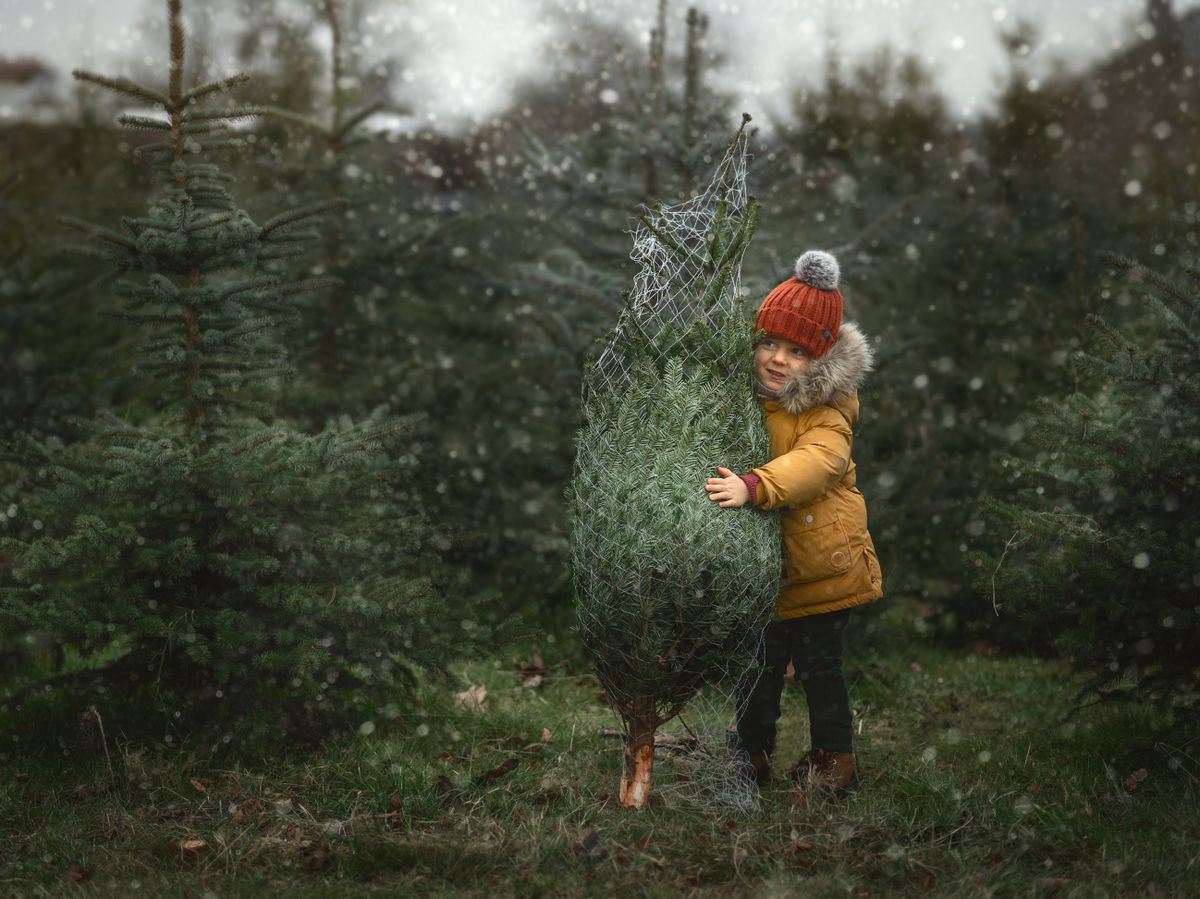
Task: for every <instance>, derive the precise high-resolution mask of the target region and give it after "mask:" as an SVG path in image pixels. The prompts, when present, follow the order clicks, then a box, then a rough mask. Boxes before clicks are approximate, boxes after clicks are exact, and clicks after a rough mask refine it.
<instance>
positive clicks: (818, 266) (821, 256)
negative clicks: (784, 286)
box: [796, 250, 842, 290]
mask: <svg viewBox="0 0 1200 899" xmlns="http://www.w3.org/2000/svg"><path fill="white" fill-rule="evenodd" d="M841 274H842V273H841V269H839V268H838V261H837V259H836V258H834V255H833V254H832V253H824V252H822V251H821V250H809V251H808V252H807V253H805V254H804V255H803V256H801V257H800V258H799V259H797V260H796V277H797V278H798V279H799V280H801V281H803V282H804V283H805V284H807V285H809V286H810V287H815V288H817V289H818V290H837V286H838V278H840V277H841Z"/></svg>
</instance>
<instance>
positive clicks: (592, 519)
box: [571, 116, 780, 808]
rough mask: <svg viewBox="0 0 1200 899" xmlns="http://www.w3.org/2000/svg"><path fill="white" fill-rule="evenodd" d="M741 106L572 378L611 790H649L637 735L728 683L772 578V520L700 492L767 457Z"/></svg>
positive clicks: (641, 241)
mask: <svg viewBox="0 0 1200 899" xmlns="http://www.w3.org/2000/svg"><path fill="white" fill-rule="evenodd" d="M748 121H749V117H748V116H747V117H745V120H744V121H743V124H742V128H741V129H740V130H739V131H738V134H737V136H736V138H735V139H734V141H733V143H732V145H731V146H730V148H729V150H728V152H727V153H726V155H725V157H724V158H723V159H722V160H721V162H720V164H719V165H718V166H717V170H716V173H715V175H714V176H713V178H712V181H711V182H710V184H709V186H708V188H707V189H706V190H705V191H704V192H703V193H702V194H700V195H699V196H697V197H694V198H693V199H691V200H689V201H688V202H686V203H683V204H681V205H679V206H675V207H670V208H662V207H660V208H658V209H656V210H654V211H653V212H651V213H650V214H648V215H647V216H646V217H644V218H643V219H642V222H641V227H639V228H638V229H637V230H636V231H635V232H634V248H633V257H634V260H635V262H637V263H638V265H639V267H640V271H639V273H638V275H637V276H636V278H635V280H634V285H633V290H632V291H631V292H630V295H629V297H628V301H627V303H626V306H625V308H624V310H623V312H622V314H621V316H620V319H619V321H618V323H617V326H616V328H615V329H614V330H613V332H612V334H611V335H610V336H609V339H608V341H607V343H606V345H605V346H604V348H603V350H602V352H601V353H600V354H599V356H598V357H597V358H596V359H595V360H594V362H593V363H592V364H591V365H590V366H589V368H588V371H587V373H586V375H585V379H584V391H583V425H582V427H581V429H580V433H579V439H578V452H577V457H576V465H575V478H574V482H573V486H572V490H573V505H574V523H573V530H572V541H571V542H572V564H573V570H574V578H575V597H576V613H577V617H578V620H579V627H580V631H581V633H582V635H583V641H584V646H585V649H586V651H587V653H588V656H589V658H590V660H591V662H592V665H593V667H594V669H595V671H596V675H597V677H598V678H599V680H600V682H601V684H602V685H603V687H604V689H605V691H606V693H607V695H608V699H609V702H610V703H611V704H612V706H613V709H614V710H615V711H616V712H617V714H618V715H619V716H620V718H621V720H622V722H623V725H624V729H625V736H626V742H625V764H624V772H623V775H622V778H621V790H620V801H621V804H622V805H623V806H625V807H627V808H640V807H642V806H644V805H645V804H646V801H647V799H648V798H649V790H650V774H651V767H652V765H653V762H654V733H655V731H656V730H657V729H658V728H659V727H660V726H661V725H663V724H664V723H666V722H667V721H670V720H671V719H672V718H674V717H675V716H676V715H678V714H679V713H680V711H681V710H682V709H683V708H684V706H685V704H687V703H688V701H689V700H691V699H692V698H693V697H694V696H695V695H696V693H697V692H698V691H699V690H700V689H701V688H702V687H704V686H705V685H716V686H718V687H720V686H724V687H725V688H726V689H732V684H731V679H732V677H734V676H736V675H737V674H740V673H742V672H744V671H745V670H746V668H747V667H748V664H749V658H750V653H751V651H752V650H753V646H754V643H755V641H756V640H757V639H758V636H759V634H760V633H761V631H762V629H763V627H764V626H765V625H766V623H767V621H768V620H769V619H770V615H771V611H772V609H773V608H774V601H775V597H776V595H777V593H778V587H779V569H780V563H779V558H780V554H779V537H778V530H777V524H776V522H775V520H774V518H773V517H772V516H767V515H763V514H761V513H758V512H757V511H755V510H753V509H743V510H736V511H735V510H725V509H721V508H719V507H718V506H717V505H716V504H714V503H711V502H709V501H708V499H707V497H706V495H705V493H704V489H703V488H704V482H705V479H706V478H707V477H708V476H709V475H710V474H711V473H712V472H713V469H714V468H715V466H717V465H728V466H731V467H733V468H734V469H735V470H743V471H744V470H747V469H749V468H750V467H752V466H753V465H754V464H758V463H761V462H762V461H764V460H765V459H766V458H767V456H768V455H769V453H768V442H767V435H766V432H765V430H764V429H763V426H762V416H761V413H760V412H759V409H758V406H757V404H756V402H755V400H754V394H753V389H752V384H753V380H752V379H753V374H752V369H751V358H752V346H753V338H754V335H753V332H752V330H751V327H750V325H749V323H748V322H747V321H746V320H745V318H744V316H743V315H741V313H740V308H739V306H740V301H739V294H738V284H739V276H740V265H741V259H742V256H743V254H744V253H745V250H746V246H747V244H748V243H749V240H750V237H751V235H752V233H753V230H754V222H755V216H756V211H757V207H756V204H755V202H754V200H753V199H751V198H749V197H748V196H747V194H746V136H745V125H746V122H748Z"/></svg>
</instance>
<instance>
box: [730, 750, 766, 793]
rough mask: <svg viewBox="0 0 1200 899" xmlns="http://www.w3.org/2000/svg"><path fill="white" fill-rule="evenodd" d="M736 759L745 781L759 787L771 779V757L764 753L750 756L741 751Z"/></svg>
mask: <svg viewBox="0 0 1200 899" xmlns="http://www.w3.org/2000/svg"><path fill="white" fill-rule="evenodd" d="M737 757H738V765H739V766H740V768H741V772H742V774H743V775H744V776H745V778H746V779H747V780H749V781H753V782H754V783H755V784H757V785H758V786H760V787H761V786H763V785H764V784H765V783H767V781H769V780H770V779H771V757H770V756H769V755H767V754H766V753H765V752H755V753H753V754H752V755H750V754H747V753H746V751H745V750H741V751H740V752H738V756H737Z"/></svg>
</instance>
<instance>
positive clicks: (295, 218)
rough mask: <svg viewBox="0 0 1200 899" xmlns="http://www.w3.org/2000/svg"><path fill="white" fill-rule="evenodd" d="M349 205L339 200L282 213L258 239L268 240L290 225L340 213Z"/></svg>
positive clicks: (267, 225)
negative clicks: (330, 213) (274, 233)
mask: <svg viewBox="0 0 1200 899" xmlns="http://www.w3.org/2000/svg"><path fill="white" fill-rule="evenodd" d="M349 205H350V204H349V203H347V202H346V201H345V200H341V199H337V200H330V201H328V202H325V203H318V204H316V205H315V206H305V207H302V208H300V209H292V210H289V211H288V212H283V213H280V214H279V215H277V216H275V217H274V218H273V219H271V220H270V221H268V222H267V223H266V224H265V225H263V226H262V230H260V231H259V232H258V239H259V240H267V239H268V238H269V237H270V236H271V234H272V233H273V232H274V231H276V230H278V229H280V228H286V227H287V226H288V225H292V224H295V223H296V222H302V221H304V220H305V219H309V218H314V217H316V216H319V215H323V214H325V213H326V212H340V211H341V210H343V209H346V208H347V207H348V206H349Z"/></svg>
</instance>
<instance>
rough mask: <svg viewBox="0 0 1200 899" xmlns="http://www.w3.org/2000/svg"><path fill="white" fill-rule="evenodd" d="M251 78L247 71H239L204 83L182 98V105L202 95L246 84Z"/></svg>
mask: <svg viewBox="0 0 1200 899" xmlns="http://www.w3.org/2000/svg"><path fill="white" fill-rule="evenodd" d="M249 80H250V76H249V75H247V74H246V73H245V72H239V73H238V74H236V75H230V76H229V77H227V78H222V79H220V80H219V81H210V82H209V83H208V84H202V85H200V86H199V87H194V88H192V89H191V90H190V91H188V92H187V93H185V94H184V95H183V96H182V97H181V98H180V103H181V105H186V104H187V103H190V102H195V101H196V100H199V99H200V98H201V97H207V96H208V95H209V94H216V93H222V92H224V91H228V90H231V89H233V88H235V87H237V86H238V85H239V84H245V83H246V82H247V81H249Z"/></svg>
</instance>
